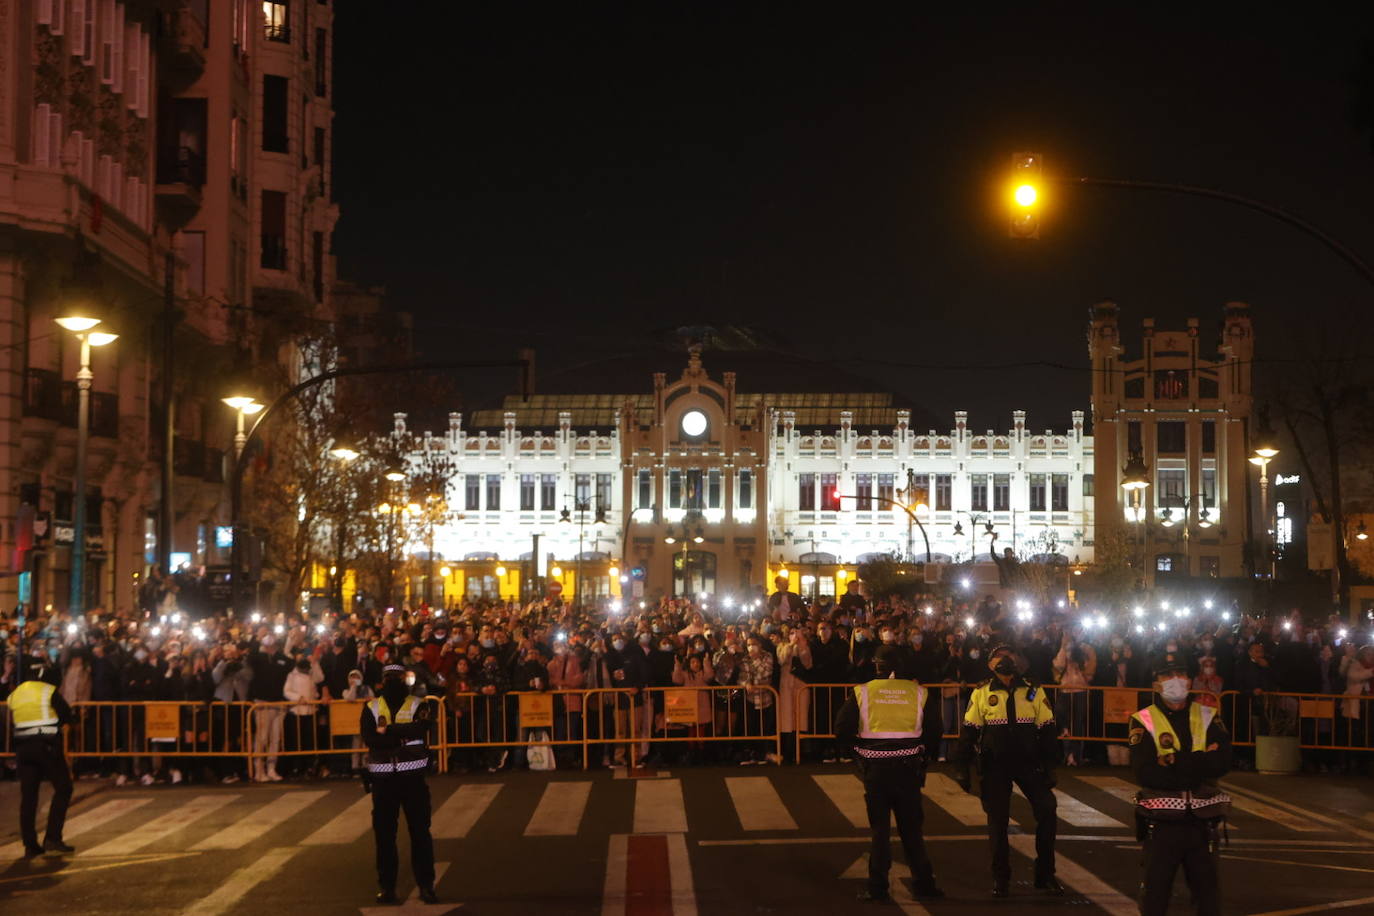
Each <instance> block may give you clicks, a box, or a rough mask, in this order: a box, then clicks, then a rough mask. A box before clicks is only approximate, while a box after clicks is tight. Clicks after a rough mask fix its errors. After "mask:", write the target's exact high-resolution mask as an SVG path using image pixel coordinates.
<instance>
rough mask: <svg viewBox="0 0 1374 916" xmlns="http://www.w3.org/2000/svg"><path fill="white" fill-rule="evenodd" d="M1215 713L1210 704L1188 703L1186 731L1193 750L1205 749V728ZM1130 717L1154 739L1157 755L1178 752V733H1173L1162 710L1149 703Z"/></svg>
mask: <svg viewBox="0 0 1374 916" xmlns="http://www.w3.org/2000/svg"><path fill="white" fill-rule="evenodd" d="M1216 714H1217V711H1216V709H1214V708H1213V707H1211V706H1203V705H1202V704H1201V703H1192V704H1190V705H1189V707H1188V733H1189V736H1190V737H1191V738H1192V739H1193V750H1195V751H1201V750H1206V748H1207V729H1208V728H1209V727H1210V726H1211V724H1212V719H1214V718H1216ZM1131 718H1132V719H1135V720H1136V721H1137V722H1139V723H1140V724H1141V725H1143V726H1144V727H1145V730H1146V731H1147V732H1149V733H1150V737H1152V738H1154V739H1155V749H1156V750H1157V751H1158V752H1159V756H1161V757H1164V756H1167V755H1169V754H1174V753H1177V752H1178V735H1176V734H1175V733H1174V726H1173V725H1172V724H1171V723H1170V722H1169V717H1168V716H1167V715H1165V714H1164V710H1162V709H1160V708H1159V707H1158V706H1155V705H1153V704H1151V705H1149V706H1146V707H1145V708H1144V709H1142V710H1140V711H1138V712H1136V713H1135V714H1133V715H1132V716H1131Z"/></svg>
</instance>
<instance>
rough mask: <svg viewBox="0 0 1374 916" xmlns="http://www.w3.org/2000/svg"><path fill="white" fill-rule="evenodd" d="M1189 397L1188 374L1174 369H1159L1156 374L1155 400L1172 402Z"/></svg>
mask: <svg viewBox="0 0 1374 916" xmlns="http://www.w3.org/2000/svg"><path fill="white" fill-rule="evenodd" d="M1187 396H1188V373H1187V372H1176V371H1174V370H1173V369H1159V370H1156V372H1155V398H1156V399H1157V400H1164V401H1172V400H1176V399H1178V398H1186V397H1187Z"/></svg>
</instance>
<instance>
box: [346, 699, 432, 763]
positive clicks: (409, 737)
mask: <svg viewBox="0 0 1374 916" xmlns="http://www.w3.org/2000/svg"><path fill="white" fill-rule="evenodd" d="M423 704H424V701H423V700H421V699H420V698H419V697H415V696H407V697H406V698H405V699H404V700H403V701H402V702H401V704H400V706H399V707H397V708H396V709H392V708H391V706H390V704H388V703H387V700H386V698H385V697H377V698H376V699H373V700H369V701H368V702H367V703H366V704H364V706H363V712H362V719H361V721H360V723H359V728H360V730H361V732H362V738H363V743H364V744H365V745H367V758H366V761H365V762H366V764H367V771H368V772H369V773H371V774H372V775H373V776H374V777H377V776H381V777H386V776H392V775H396V774H400V773H408V772H413V771H417V770H423V769H425V767H427V766H429V744H428V737H429V733H430V728H431V727H432V725H433V723H432V721H431V720H429V719H426V718H421V717H420V710H421V707H422V706H423ZM383 720H385V724H386V731H385V732H382V731H379V730H378V726H379V725H380V724H381V723H382V721H383Z"/></svg>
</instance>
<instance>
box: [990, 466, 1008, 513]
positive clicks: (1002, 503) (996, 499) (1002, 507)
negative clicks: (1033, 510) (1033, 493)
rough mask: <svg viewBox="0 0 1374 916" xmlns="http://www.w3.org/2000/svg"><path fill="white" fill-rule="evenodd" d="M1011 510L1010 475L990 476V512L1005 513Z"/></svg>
mask: <svg viewBox="0 0 1374 916" xmlns="http://www.w3.org/2000/svg"><path fill="white" fill-rule="evenodd" d="M1010 508H1011V475H1010V474H993V475H992V511H994V512H1006V511H1007V510H1009V509H1010Z"/></svg>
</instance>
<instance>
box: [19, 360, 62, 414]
mask: <svg viewBox="0 0 1374 916" xmlns="http://www.w3.org/2000/svg"><path fill="white" fill-rule="evenodd" d="M24 416H26V417H41V418H42V419H44V420H59V421H60V420H61V419H62V380H61V379H60V378H59V377H58V375H57V373H56V372H55V371H53V370H52V369H37V368H34V367H32V366H30V367H29V368H28V369H27V370H26V371H25V373H24Z"/></svg>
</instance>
